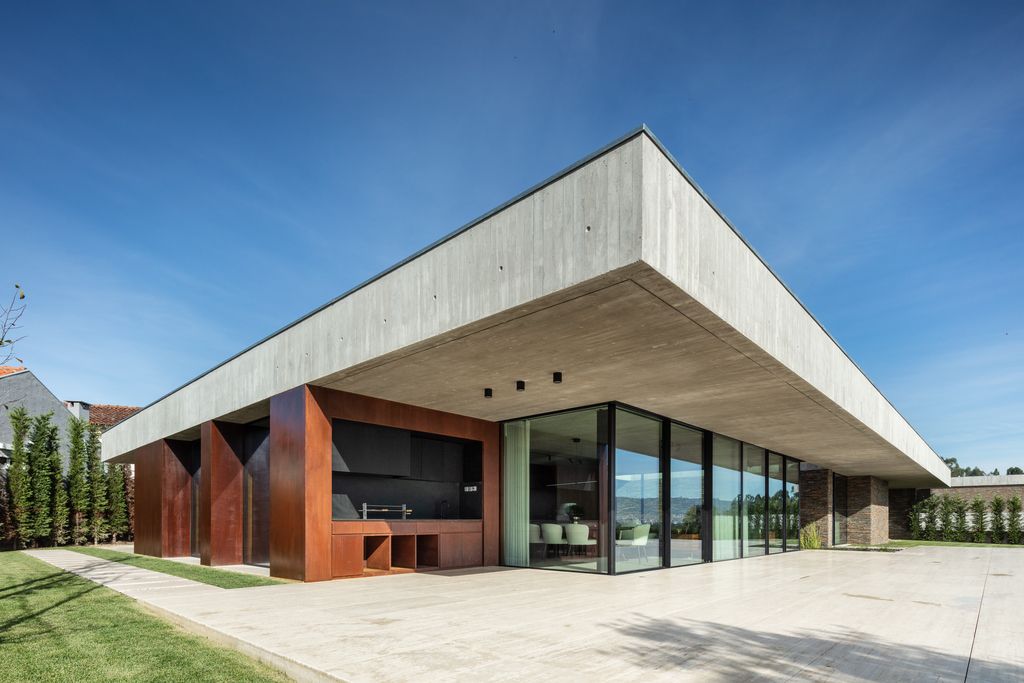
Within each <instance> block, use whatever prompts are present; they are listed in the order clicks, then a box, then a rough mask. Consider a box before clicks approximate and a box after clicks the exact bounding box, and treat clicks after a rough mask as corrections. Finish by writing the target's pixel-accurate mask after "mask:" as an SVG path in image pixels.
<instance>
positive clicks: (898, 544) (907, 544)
mask: <svg viewBox="0 0 1024 683" xmlns="http://www.w3.org/2000/svg"><path fill="white" fill-rule="evenodd" d="M919 545H949V546H958V547H961V546H962V547H965V548H966V547H971V548H1024V545H1011V544H1009V543H957V542H954V541H889V542H888V543H887V544H886V546H888V547H890V548H915V547H917V546H919Z"/></svg>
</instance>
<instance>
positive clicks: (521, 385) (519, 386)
mask: <svg viewBox="0 0 1024 683" xmlns="http://www.w3.org/2000/svg"><path fill="white" fill-rule="evenodd" d="M516 391H526V381H525V380H521V379H517V380H516Z"/></svg>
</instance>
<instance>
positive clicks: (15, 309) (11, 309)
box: [0, 284, 28, 365]
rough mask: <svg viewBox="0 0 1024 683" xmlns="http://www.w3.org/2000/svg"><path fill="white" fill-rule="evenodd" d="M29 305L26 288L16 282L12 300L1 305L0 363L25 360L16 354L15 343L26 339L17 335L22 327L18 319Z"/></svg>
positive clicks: (5, 363)
mask: <svg viewBox="0 0 1024 683" xmlns="http://www.w3.org/2000/svg"><path fill="white" fill-rule="evenodd" d="M27 305H28V304H26V303H25V290H24V289H22V288H21V285H19V284H15V285H14V294H12V295H11V302H10V303H9V304H7V305H6V306H2V307H0V365H7V363H8V361H10V360H11V359H12V358H13V359H14V360H15V361H17V362H19V363H22V362H24V361H22V360H21V359H20V358H18V357H17V356H15V355H14V345H15V344H16V343H18V342H19V341H21V340H22V339H24V337H23V336H21V337H19V336H16V335H17V330H19V329H21V325H19V324H18V321H19V320H21V316H22V314H23V313H24V312H25V307H26V306H27Z"/></svg>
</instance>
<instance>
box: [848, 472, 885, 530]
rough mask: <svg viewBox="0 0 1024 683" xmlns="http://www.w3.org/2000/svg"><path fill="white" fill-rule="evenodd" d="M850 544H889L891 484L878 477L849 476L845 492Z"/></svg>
mask: <svg viewBox="0 0 1024 683" xmlns="http://www.w3.org/2000/svg"><path fill="white" fill-rule="evenodd" d="M846 501H847V509H848V511H849V521H848V535H847V538H848V540H849V542H850V543H860V544H870V545H876V544H879V543H888V542H889V483H888V482H886V481H884V480H882V479H879V478H878V477H849V478H847V491H846Z"/></svg>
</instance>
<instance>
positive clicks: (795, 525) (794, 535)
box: [786, 460, 800, 551]
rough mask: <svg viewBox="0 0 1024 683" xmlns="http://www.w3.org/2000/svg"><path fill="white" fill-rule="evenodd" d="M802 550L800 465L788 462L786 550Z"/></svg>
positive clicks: (792, 461)
mask: <svg viewBox="0 0 1024 683" xmlns="http://www.w3.org/2000/svg"><path fill="white" fill-rule="evenodd" d="M799 549H800V463H799V462H797V461H796V460H786V550H787V551H789V550H799Z"/></svg>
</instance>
